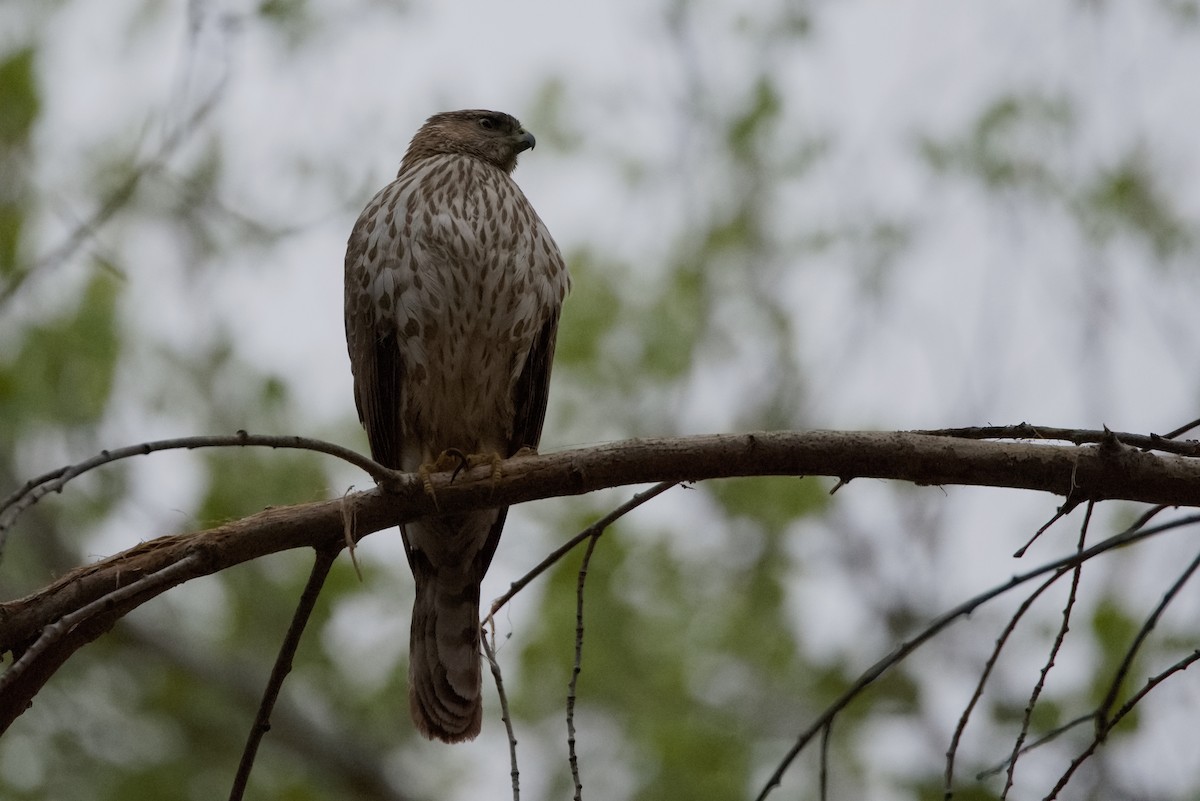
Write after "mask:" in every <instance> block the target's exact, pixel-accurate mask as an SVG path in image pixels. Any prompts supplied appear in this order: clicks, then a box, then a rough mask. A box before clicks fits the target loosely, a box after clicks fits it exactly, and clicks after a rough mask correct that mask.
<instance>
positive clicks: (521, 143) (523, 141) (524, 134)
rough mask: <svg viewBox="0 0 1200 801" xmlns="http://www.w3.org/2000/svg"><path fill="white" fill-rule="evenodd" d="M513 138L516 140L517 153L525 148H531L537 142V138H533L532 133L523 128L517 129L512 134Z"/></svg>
mask: <svg viewBox="0 0 1200 801" xmlns="http://www.w3.org/2000/svg"><path fill="white" fill-rule="evenodd" d="M513 139H514V140H515V141H516V145H517V152H518V153H520V152H522V151H525V150H533V148H534V146H535V145H536V144H537V139H535V138H534V136H533V134H531V133H530V132H529V131H527V130H525V129H524V128H522V129H521V130H519V131H517V132H516V133H515V134H514V135H513Z"/></svg>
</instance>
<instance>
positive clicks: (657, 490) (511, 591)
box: [484, 481, 679, 622]
mask: <svg viewBox="0 0 1200 801" xmlns="http://www.w3.org/2000/svg"><path fill="white" fill-rule="evenodd" d="M678 483H679V482H678V481H664V482H662V483H661V484H655V485H654V486H653V487H651V488H650V489H648V490H646V491H645V492H639V493H638V494H637V495H634V496H633V497H632V498H630V499H629V500H628V501H626V502H625V503H623V504H621V505H620V506H618V507H617V508H616V509H613V510H612V511H611V512H609V513H608V514H606V515H605V516H604V517H602V518H600V519H599V520H597V521H596V522H595V523H593V524H592V525H590V526H588V527H587V528H585V529H584V530H583V531H581V532H579V533H578V534H576V535H575V536H574V537H572V538H571V539H569V540H567V541H566V542H565V543H563V544H562V545H560V546H559V547H557V548H555V549H554V550H553V551H551V552H550V555H549V556H547V557H546V558H545V559H543V560H542V561H540V562H538V563H537V564H536V565H535V566H534V567H533V569H531V570H530V571H529V572H528V573H526V574H525V575H523V576H521V577H520V578H519V579H517V580H516V581H514V582H513V583H512V584H510V585H509V587H508V591H507V592H505V593H504V594H503V595H501V596H500V597H499V598H497V599H496V600H494V601H492V608H491V609H490V610H489V611H488V614H487V617H486V618H484V622H487V621H490V620H492V619H493V618H494V617H495V616H496V613H497V612H499V611H500V610H501V608H503V607H504V605H505V604H507V603H508V602H509V601H511V600H512V599H513V596H515V595H516V594H517V593H518V592H520V591H521V590H523V589H525V588H526V587H527V586H528V585H529V584H530V582H532V581H533V580H534V579H536V578H537V577H538V576H540V575H542V574H543V573H545V572H546V571H547V570H549V569H550V568H551V567H553V566H554V565H555V564H557V563H558V560H560V559H562V558H563V557H564V556H566V555H567V554H569V553H570V552H571V551H572V550H574V549H575V546H576V545H578V544H579V543H581V542H583V541H584V540H586V539H588V538H592V537H596V536H597V535H599V534H600V533H601V532H603V531H604V529H606V528H608V527H609V526H611V525H612V524H613V523H615V522H617V521H618V520H620V519H621V518H622V517H624V516H625V515H627V514H629V513H630V512H632V511H633V510H634V509H636V508H638V507H639V506H641V505H642V504H644V503H645V502H646V501H648V500H650V499H651V498H655V497H657V496H659V495H662V494H663V493H664V492H666V491H667V490H669V489H670V488H671V487H674V486H675V485H676V484H678Z"/></svg>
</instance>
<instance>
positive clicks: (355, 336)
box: [346, 213, 404, 470]
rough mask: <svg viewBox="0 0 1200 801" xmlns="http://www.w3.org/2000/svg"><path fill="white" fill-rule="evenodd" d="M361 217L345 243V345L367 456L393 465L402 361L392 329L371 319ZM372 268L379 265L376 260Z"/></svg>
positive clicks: (398, 449)
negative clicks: (366, 444)
mask: <svg viewBox="0 0 1200 801" xmlns="http://www.w3.org/2000/svg"><path fill="white" fill-rule="evenodd" d="M366 217H367V215H366V214H365V213H364V215H363V217H361V218H360V219H359V221H358V224H356V225H355V227H354V231H353V233H351V235H350V242H349V245H348V247H347V248H346V344H347V346H348V350H349V352H350V370H351V372H352V373H353V374H354V403H355V406H357V407H358V419H359V421H361V422H362V424H363V427H364V428H365V429H366V430H367V441H368V442H369V443H370V446H371V457H372V458H373V459H374V460H375V461H377V462H379V463H380V464H381V465H383V466H384V467H390V468H392V469H395V470H398V469H401V465H400V456H401V454H402V453H403V448H404V441H403V432H404V427H403V422H402V418H401V415H402V413H403V409H402V403H401V398H400V388H401V385H402V383H403V381H404V360H403V359H402V358H401V356H400V348H399V343H398V342H397V339H396V333H395V331H394V330H388V327H387V326H385V325H380V323H378V322H377V321H376V315H375V308H374V303H373V301H372V299H371V296H370V294H369V293H368V291H367V286H368V284H369V283H370V280H371V278H372V273H371V270H372V265H371V264H370V263H369V262H368V258H367V253H366V243H367V236H366V233H365V231H364V219H366ZM374 267H375V269H379V265H378V264H376V265H374Z"/></svg>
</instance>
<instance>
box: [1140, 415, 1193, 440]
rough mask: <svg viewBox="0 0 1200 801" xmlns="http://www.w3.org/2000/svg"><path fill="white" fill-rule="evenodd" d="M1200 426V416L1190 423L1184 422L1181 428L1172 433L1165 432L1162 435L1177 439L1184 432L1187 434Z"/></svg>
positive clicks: (1165, 437) (1166, 437)
mask: <svg viewBox="0 0 1200 801" xmlns="http://www.w3.org/2000/svg"><path fill="white" fill-rule="evenodd" d="M1198 426H1200V417H1198V418H1196V419H1195V420H1193V421H1192V422H1190V423H1184V424H1183V425H1181V426H1180V427H1179V428H1177V429H1175V430H1174V431H1172V432H1171V433H1169V434H1163V435H1162V436H1163V438H1164V439H1175V438H1176V437H1182V436H1183V435H1184V434H1186V433H1187V432H1189V431H1191V430H1192V429H1193V428H1196V427H1198ZM1150 436H1154V435H1153V434H1151V435H1150Z"/></svg>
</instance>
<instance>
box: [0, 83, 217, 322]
mask: <svg viewBox="0 0 1200 801" xmlns="http://www.w3.org/2000/svg"><path fill="white" fill-rule="evenodd" d="M226 84H227V77H223V78H222V79H221V81H219V82H218V83H217V84H216V85H215V86H213V88H212V91H210V92H209V93H208V95H207V96H206V97H205V98H204V99H203V100H202V101H201V102H200V103H199V104H198V105H197V106H196V109H195V110H194V111H193V112H192V113H191V114H189V115H188V116H187V118H186V119H184V120H183V121H182V122H181V123H180V124H179V126H178V127H177V128H176V129H175V130H174V131H172V132H170V133H169V134H168V135H167V136H166V138H165V139H164V140H163V142H162V144H161V145H160V146H159V148H158V152H156V153H155V154H154V155H153V156H151V157H150V158H149V159H147V160H145V161H144V162H143V163H141V164H139V165H137V166H136V167H134V168H133V170H132V171H131V172H130V174H129V176H128V177H127V178H126V179H125V180H124V181H122V182H121V184H120V185H119V186H117V187H116V188H115V189H113V190H112V191H111V192H110V193H109V195H108V197H106V198H105V199H104V201H103V202H102V203H101V204H100V208H98V209H97V210H96V211H95V212H94V213H93V214H92V215H91V216H90V217H89V218H87V219H86V220H84V221H83V222H81V223H79V224H78V225H76V227H75V229H74V230H72V231H71V232H70V233H69V234H68V235H67V236H66V237H65V238H64V240H63V241H62V242H61V243H59V244H58V245H57V246H55V247H54V248H52V249H51V250H50V251H49V252H47V253H46V254H44V255H43V256H41V257H39V258H37V259H35V260H34V261H33V262H32V263H31V264H29V265H28V266H25V267H22V268H20V269H18V270H17V271H15V273H14V274H13V275H12V276H11V278H10V280H9V281H8V283H7V284H5V285H4V286H0V308H2V307H3V306H5V305H7V303H8V302H9V301H11V300H12V299H13V297H14V296H15V295H16V293H17V290H19V289H20V288H21V286H22V285H23V284H24V283H25V281H26V279H28V278H29V276H31V275H33V274H34V273H35V272H37V271H38V270H42V269H45V268H47V267H50V266H54V265H59V264H62V263H64V262H66V261H67V260H68V259H70V258H71V257H72V256H73V255H74V254H75V252H76V251H78V250H79V248H80V247H82V246H83V243H84V242H86V241H87V240H88V239H91V238H92V237H94V236H95V235H96V233H97V229H99V228H101V227H102V226H104V225H105V224H106V223H107V222H109V220H111V219H112V218H113V217H115V216H116V214H117V212H119V211H120V210H121V209H122V208H123V207H124V206H125V205H126V204H127V203H128V202H129V200H130V198H132V197H133V195H134V192H136V191H137V188H138V185H139V184H140V183H141V182H142V180H143V179H144V178H145V177H146V176H148V175H151V174H153V173H155V172H157V171H159V170H161V169H163V167H164V166H165V165H166V162H167V159H168V158H170V156H171V154H172V153H174V152H175V151H176V150H178V149H179V148H180V146H182V145H183V143H184V142H186V141H187V139H188V138H189V137H190V136H191V135H192V134H194V133H195V132H196V131H197V130H198V129H199V127H200V123H201V122H203V121H204V118H205V117H207V116H208V115H209V114H210V113H211V112H212V110H213V109H214V108H215V107H216V104H217V101H218V100H219V99H220V97H221V95H222V94H223V93H224V91H225V86H226Z"/></svg>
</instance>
